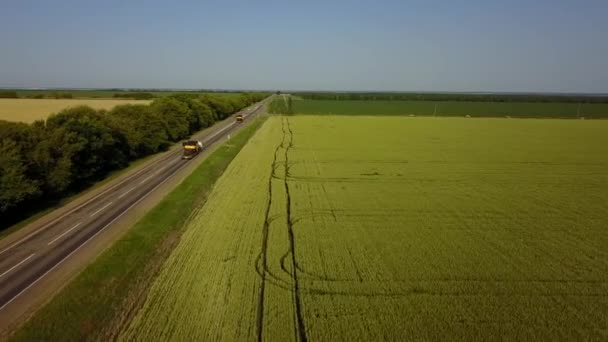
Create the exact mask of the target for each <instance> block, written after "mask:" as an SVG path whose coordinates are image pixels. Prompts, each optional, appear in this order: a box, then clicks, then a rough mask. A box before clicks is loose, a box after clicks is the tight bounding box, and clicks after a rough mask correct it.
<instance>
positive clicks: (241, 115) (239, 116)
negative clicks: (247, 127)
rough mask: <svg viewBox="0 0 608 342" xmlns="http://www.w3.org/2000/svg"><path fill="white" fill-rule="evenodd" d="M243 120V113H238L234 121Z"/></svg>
mask: <svg viewBox="0 0 608 342" xmlns="http://www.w3.org/2000/svg"><path fill="white" fill-rule="evenodd" d="M243 120H245V118H244V117H243V114H238V115H237V116H236V122H243Z"/></svg>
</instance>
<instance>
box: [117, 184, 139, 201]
mask: <svg viewBox="0 0 608 342" xmlns="http://www.w3.org/2000/svg"><path fill="white" fill-rule="evenodd" d="M133 190H135V187H132V188H131V189H129V190H127V191H125V192H123V193H122V195H120V196H118V199H121V198H123V197H125V196H126V195H127V194H128V193H129V192H131V191H133Z"/></svg>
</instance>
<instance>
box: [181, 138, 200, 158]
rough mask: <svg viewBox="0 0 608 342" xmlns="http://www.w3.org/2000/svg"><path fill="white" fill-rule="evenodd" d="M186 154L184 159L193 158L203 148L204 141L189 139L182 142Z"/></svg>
mask: <svg viewBox="0 0 608 342" xmlns="http://www.w3.org/2000/svg"><path fill="white" fill-rule="evenodd" d="M182 147H183V148H184V154H183V155H182V159H192V158H194V157H195V156H196V155H197V154H199V153H201V151H202V150H203V143H202V142H200V141H198V140H187V141H184V142H183V143H182Z"/></svg>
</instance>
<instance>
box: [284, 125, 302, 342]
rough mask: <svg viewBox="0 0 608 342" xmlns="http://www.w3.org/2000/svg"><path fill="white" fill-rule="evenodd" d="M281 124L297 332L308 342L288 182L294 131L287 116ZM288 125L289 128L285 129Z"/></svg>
mask: <svg viewBox="0 0 608 342" xmlns="http://www.w3.org/2000/svg"><path fill="white" fill-rule="evenodd" d="M281 126H282V129H283V142H285V138H287V146H285V145H284V144H283V147H284V150H285V178H284V179H283V184H284V186H285V193H286V196H287V205H286V207H287V230H288V233H289V250H290V252H291V266H292V270H293V283H294V284H293V296H294V305H295V310H294V311H295V313H296V317H295V318H296V323H297V324H296V327H297V333H298V336H299V340H300V341H303V342H306V341H307V340H308V339H307V337H306V329H305V327H304V320H303V319H302V302H301V298H300V285H299V282H298V271H297V269H296V242H295V237H294V233H293V220H292V215H291V195H290V193H289V183H288V182H287V178H288V177H289V150H290V149H291V148H292V147H293V131H292V130H291V126H290V125H289V119H287V118H285V119H284V120H283V121H282V122H281ZM285 127H287V130H285Z"/></svg>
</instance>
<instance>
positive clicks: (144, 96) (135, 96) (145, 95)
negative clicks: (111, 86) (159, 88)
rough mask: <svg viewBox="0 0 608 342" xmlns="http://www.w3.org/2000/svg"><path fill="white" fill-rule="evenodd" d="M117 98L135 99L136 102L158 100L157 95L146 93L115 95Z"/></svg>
mask: <svg viewBox="0 0 608 342" xmlns="http://www.w3.org/2000/svg"><path fill="white" fill-rule="evenodd" d="M114 97H115V98H119V99H134V100H151V99H154V98H156V95H154V94H152V93H145V92H126V93H115V94H114Z"/></svg>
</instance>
